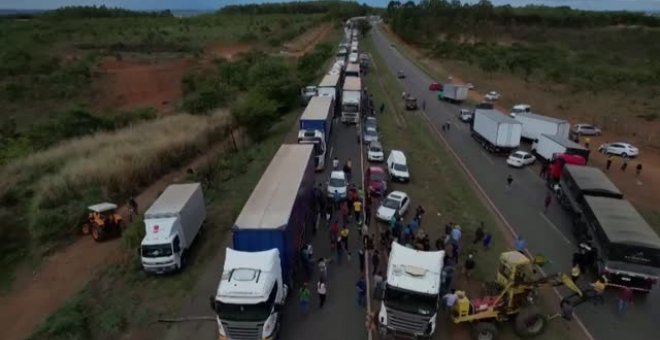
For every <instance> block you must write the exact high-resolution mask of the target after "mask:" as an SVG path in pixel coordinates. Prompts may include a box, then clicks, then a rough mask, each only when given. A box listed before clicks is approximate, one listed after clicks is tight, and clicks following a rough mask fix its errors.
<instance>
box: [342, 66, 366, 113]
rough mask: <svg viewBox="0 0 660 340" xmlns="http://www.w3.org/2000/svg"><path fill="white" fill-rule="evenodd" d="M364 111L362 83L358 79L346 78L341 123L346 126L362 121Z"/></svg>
mask: <svg viewBox="0 0 660 340" xmlns="http://www.w3.org/2000/svg"><path fill="white" fill-rule="evenodd" d="M361 109H362V81H361V80H360V78H356V77H346V79H344V88H343V91H342V94H341V121H342V123H344V124H349V123H354V124H357V123H358V122H359V121H360V110H361Z"/></svg>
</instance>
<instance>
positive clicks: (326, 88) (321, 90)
mask: <svg viewBox="0 0 660 340" xmlns="http://www.w3.org/2000/svg"><path fill="white" fill-rule="evenodd" d="M339 80H340V75H339V74H326V75H325V76H324V77H323V79H321V82H320V83H319V86H317V87H316V91H317V93H318V96H321V97H323V96H330V97H332V99H334V100H335V101H336V100H337V93H338V91H339Z"/></svg>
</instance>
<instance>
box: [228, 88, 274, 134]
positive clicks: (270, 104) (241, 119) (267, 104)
mask: <svg viewBox="0 0 660 340" xmlns="http://www.w3.org/2000/svg"><path fill="white" fill-rule="evenodd" d="M278 107H279V105H278V103H277V102H276V101H274V100H271V99H268V97H267V96H266V95H265V94H264V93H263V92H261V91H260V90H258V89H252V90H250V92H248V94H247V96H245V98H243V99H242V100H241V101H239V102H238V103H237V105H235V106H234V107H233V108H232V110H231V112H232V115H233V116H234V119H236V123H238V125H240V126H241V127H243V128H244V129H245V131H246V132H247V134H248V136H250V138H251V139H252V140H253V141H256V142H258V141H261V140H263V139H264V137H266V134H267V132H268V130H269V129H270V128H271V126H272V124H273V123H274V122H275V121H277V118H278V115H277V111H278Z"/></svg>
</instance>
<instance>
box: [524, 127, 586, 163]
mask: <svg viewBox="0 0 660 340" xmlns="http://www.w3.org/2000/svg"><path fill="white" fill-rule="evenodd" d="M523 129H524V127H523ZM532 151H533V152H534V153H535V154H536V155H537V156H539V157H540V158H542V159H543V160H544V161H550V160H552V158H553V156H554V155H555V154H560V153H561V154H567V155H579V156H582V157H583V158H584V159H585V160H589V149H587V148H585V147H584V146H582V145H580V144H578V143H575V142H574V141H572V140H570V139H568V138H566V137H562V136H557V135H547V134H544V133H543V134H541V135H540V136H539V139H538V141H537V142H534V143H533V144H532Z"/></svg>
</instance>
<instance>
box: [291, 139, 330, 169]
mask: <svg viewBox="0 0 660 340" xmlns="http://www.w3.org/2000/svg"><path fill="white" fill-rule="evenodd" d="M298 144H312V145H314V166H315V167H316V170H317V171H321V170H323V169H324V168H325V154H326V151H327V148H326V147H325V146H326V140H325V136H324V135H323V132H321V131H319V130H300V131H298Z"/></svg>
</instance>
